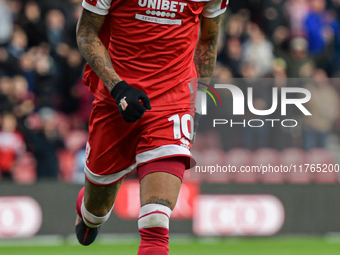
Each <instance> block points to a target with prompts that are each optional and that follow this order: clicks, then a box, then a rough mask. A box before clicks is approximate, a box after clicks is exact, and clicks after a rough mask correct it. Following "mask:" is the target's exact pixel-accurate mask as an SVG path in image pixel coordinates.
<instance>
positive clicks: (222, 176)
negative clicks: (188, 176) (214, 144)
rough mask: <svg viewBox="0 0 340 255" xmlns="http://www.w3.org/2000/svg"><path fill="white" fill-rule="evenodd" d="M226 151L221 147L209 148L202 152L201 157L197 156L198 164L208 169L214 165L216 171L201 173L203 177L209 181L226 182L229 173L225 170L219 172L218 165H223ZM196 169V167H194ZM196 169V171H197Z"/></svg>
mask: <svg viewBox="0 0 340 255" xmlns="http://www.w3.org/2000/svg"><path fill="white" fill-rule="evenodd" d="M225 156H226V155H225V153H224V151H222V150H219V149H208V150H205V151H203V152H201V153H200V157H199V158H197V166H198V167H200V168H204V169H205V170H207V168H208V167H213V168H212V169H215V170H216V172H214V173H210V172H208V171H207V172H205V173H200V174H199V175H202V178H203V179H204V180H206V181H209V182H226V181H227V180H228V179H227V175H226V173H224V172H217V169H218V166H220V167H223V165H224V161H225ZM194 169H195V170H196V168H194ZM195 170H194V171H195Z"/></svg>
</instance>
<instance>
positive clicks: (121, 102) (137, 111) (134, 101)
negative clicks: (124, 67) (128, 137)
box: [111, 81, 151, 123]
mask: <svg viewBox="0 0 340 255" xmlns="http://www.w3.org/2000/svg"><path fill="white" fill-rule="evenodd" d="M111 96H112V97H113V98H114V99H115V101H116V104H117V105H118V108H119V112H120V114H121V115H122V117H123V119H124V120H125V122H128V123H130V122H136V121H137V120H139V119H140V118H142V117H143V115H144V112H145V111H146V110H147V109H148V110H151V104H150V99H149V97H148V96H147V95H146V94H145V93H144V92H143V91H141V90H139V89H136V88H134V87H132V86H130V85H129V84H127V82H125V81H121V82H119V83H117V84H116V86H115V87H114V88H113V90H112V91H111ZM139 100H141V101H142V102H143V104H142V103H141V102H140V101H139Z"/></svg>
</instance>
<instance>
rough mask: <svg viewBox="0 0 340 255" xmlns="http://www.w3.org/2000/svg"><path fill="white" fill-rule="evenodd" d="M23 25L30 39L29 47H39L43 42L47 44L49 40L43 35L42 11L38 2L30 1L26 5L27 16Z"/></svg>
mask: <svg viewBox="0 0 340 255" xmlns="http://www.w3.org/2000/svg"><path fill="white" fill-rule="evenodd" d="M22 23H23V25H22V27H23V29H24V31H25V32H26V34H27V37H28V47H34V46H38V45H39V44H40V43H42V42H47V38H46V36H45V35H44V33H43V25H42V22H41V10H40V7H39V6H38V4H37V3H36V2H34V1H29V2H27V3H26V5H25V16H24V21H23V22H22Z"/></svg>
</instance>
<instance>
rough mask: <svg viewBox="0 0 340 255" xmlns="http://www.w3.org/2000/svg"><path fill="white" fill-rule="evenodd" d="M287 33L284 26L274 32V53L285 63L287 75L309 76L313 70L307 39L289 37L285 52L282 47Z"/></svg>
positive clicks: (293, 76) (294, 76)
mask: <svg viewBox="0 0 340 255" xmlns="http://www.w3.org/2000/svg"><path fill="white" fill-rule="evenodd" d="M287 33H288V32H287V30H286V28H279V29H277V31H276V33H275V34H274V45H275V50H274V52H275V55H276V56H277V57H280V58H283V59H284V61H285V62H286V63H287V76H288V77H292V78H298V77H300V78H310V77H311V76H312V74H313V70H314V61H313V60H312V58H311V57H310V56H309V55H308V41H307V40H306V39H304V38H303V37H295V38H293V39H291V40H290V42H289V51H288V52H287V51H285V50H284V48H283V42H284V41H285V38H286V37H287V36H288V35H287Z"/></svg>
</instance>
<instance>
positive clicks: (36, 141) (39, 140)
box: [26, 108, 64, 179]
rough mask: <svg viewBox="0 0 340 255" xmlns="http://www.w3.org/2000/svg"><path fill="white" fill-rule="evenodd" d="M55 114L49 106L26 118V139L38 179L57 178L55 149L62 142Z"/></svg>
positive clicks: (57, 165) (61, 146)
mask: <svg viewBox="0 0 340 255" xmlns="http://www.w3.org/2000/svg"><path fill="white" fill-rule="evenodd" d="M56 114H57V113H56V112H55V111H54V110H53V109H51V108H42V109H40V110H39V112H38V114H34V115H31V116H30V117H29V119H28V127H29V130H28V131H27V134H26V139H27V142H28V145H29V147H30V149H31V150H32V151H33V154H34V156H35V158H36V160H37V177H38V179H57V178H58V174H59V162H58V158H57V150H58V149H59V148H63V147H64V144H63V141H62V138H61V137H60V134H59V131H58V128H57V119H56Z"/></svg>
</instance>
